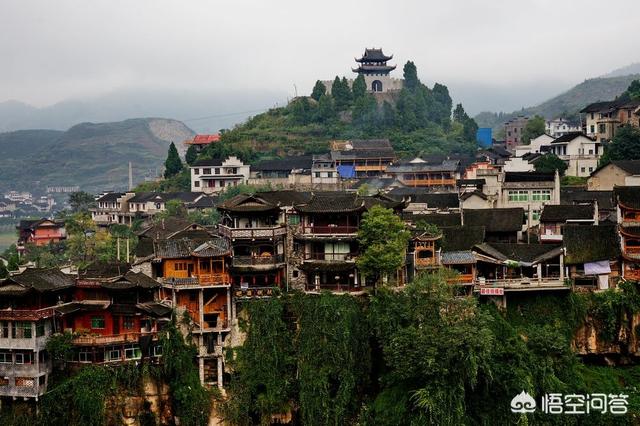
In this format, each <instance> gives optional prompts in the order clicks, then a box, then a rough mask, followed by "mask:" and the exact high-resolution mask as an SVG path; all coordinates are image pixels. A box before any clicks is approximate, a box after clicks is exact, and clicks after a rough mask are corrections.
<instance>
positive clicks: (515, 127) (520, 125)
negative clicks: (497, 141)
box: [504, 116, 529, 151]
mask: <svg viewBox="0 0 640 426" xmlns="http://www.w3.org/2000/svg"><path fill="white" fill-rule="evenodd" d="M528 122H529V118H528V117H523V116H519V117H516V118H512V119H511V120H509V121H507V122H506V123H505V124H504V135H505V146H506V148H507V149H508V150H510V151H511V150H513V149H515V147H516V145H518V144H520V143H522V133H523V131H524V128H525V127H526V126H527V123H528Z"/></svg>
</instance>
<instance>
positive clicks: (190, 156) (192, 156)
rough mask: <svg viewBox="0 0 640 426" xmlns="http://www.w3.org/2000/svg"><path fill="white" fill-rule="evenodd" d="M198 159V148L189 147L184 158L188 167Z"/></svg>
mask: <svg viewBox="0 0 640 426" xmlns="http://www.w3.org/2000/svg"><path fill="white" fill-rule="evenodd" d="M196 158H198V151H196V147H195V146H193V145H189V148H188V149H187V153H186V154H185V156H184V160H185V161H186V162H187V164H188V165H192V164H193V163H194V161H196Z"/></svg>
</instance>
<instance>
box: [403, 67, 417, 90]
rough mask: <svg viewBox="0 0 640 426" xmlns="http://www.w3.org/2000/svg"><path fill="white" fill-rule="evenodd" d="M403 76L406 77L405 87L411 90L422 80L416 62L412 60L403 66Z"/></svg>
mask: <svg viewBox="0 0 640 426" xmlns="http://www.w3.org/2000/svg"><path fill="white" fill-rule="evenodd" d="M402 72H403V77H404V87H406V88H407V89H409V90H413V89H415V88H416V87H418V85H419V84H420V80H419V79H418V69H417V68H416V64H414V63H413V62H412V61H407V63H406V64H404V67H403V68H402Z"/></svg>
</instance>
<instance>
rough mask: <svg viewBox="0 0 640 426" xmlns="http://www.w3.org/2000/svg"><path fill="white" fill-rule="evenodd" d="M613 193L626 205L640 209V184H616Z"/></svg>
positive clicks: (616, 198) (617, 199)
mask: <svg viewBox="0 0 640 426" xmlns="http://www.w3.org/2000/svg"><path fill="white" fill-rule="evenodd" d="M613 195H614V198H615V200H616V201H618V202H619V203H620V204H621V205H623V206H624V207H627V208H631V209H640V186H616V187H614V188H613Z"/></svg>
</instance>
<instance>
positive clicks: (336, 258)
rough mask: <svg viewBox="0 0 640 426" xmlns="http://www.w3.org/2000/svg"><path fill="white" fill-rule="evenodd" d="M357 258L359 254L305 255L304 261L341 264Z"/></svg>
mask: <svg viewBox="0 0 640 426" xmlns="http://www.w3.org/2000/svg"><path fill="white" fill-rule="evenodd" d="M356 256H358V254H357V253H322V252H321V253H305V255H304V260H318V261H330V262H340V261H350V260H354V259H355V258H356Z"/></svg>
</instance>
